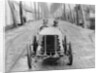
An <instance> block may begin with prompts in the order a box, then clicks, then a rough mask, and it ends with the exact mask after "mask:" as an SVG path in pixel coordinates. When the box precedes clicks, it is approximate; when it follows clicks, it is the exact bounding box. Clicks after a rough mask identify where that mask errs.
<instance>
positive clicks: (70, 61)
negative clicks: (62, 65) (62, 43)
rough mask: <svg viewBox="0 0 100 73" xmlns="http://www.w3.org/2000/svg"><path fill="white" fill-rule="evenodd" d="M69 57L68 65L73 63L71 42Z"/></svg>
mask: <svg viewBox="0 0 100 73" xmlns="http://www.w3.org/2000/svg"><path fill="white" fill-rule="evenodd" d="M68 59H69V63H68V64H67V65H72V63H73V55H72V47H71V43H69V50H68Z"/></svg>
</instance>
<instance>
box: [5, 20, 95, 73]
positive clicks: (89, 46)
mask: <svg viewBox="0 0 100 73" xmlns="http://www.w3.org/2000/svg"><path fill="white" fill-rule="evenodd" d="M41 24H42V20H40V21H36V22H28V23H26V24H25V26H22V27H20V28H17V29H14V30H10V31H7V32H6V33H5V54H6V55H5V56H6V57H5V65H6V72H7V73H8V72H12V71H17V72H18V71H33V70H54V69H56V70H57V69H78V68H79V69H82V68H94V67H95V35H94V31H92V30H88V29H83V28H81V27H77V26H75V25H74V24H71V23H68V22H64V21H59V28H60V29H62V30H63V31H64V34H66V35H68V37H69V40H70V41H71V43H72V50H73V65H72V66H67V65H66V64H65V62H66V59H64V58H63V59H61V60H60V61H61V62H60V64H57V65H43V62H42V61H41V62H37V63H33V68H32V69H31V70H29V69H28V65H27V57H26V49H27V45H28V44H30V43H31V42H32V39H33V36H34V35H35V34H36V32H37V31H38V29H39V27H40V26H41ZM49 25H52V19H50V20H49ZM33 60H34V59H33Z"/></svg>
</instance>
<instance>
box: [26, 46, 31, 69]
mask: <svg viewBox="0 0 100 73" xmlns="http://www.w3.org/2000/svg"><path fill="white" fill-rule="evenodd" d="M31 54H32V53H31V48H30V46H28V48H27V62H28V67H29V69H31V68H32V57H31Z"/></svg>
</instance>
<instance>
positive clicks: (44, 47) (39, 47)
mask: <svg viewBox="0 0 100 73" xmlns="http://www.w3.org/2000/svg"><path fill="white" fill-rule="evenodd" d="M63 56H67V57H68V60H69V62H68V63H67V65H72V63H73V55H72V47H71V42H70V41H68V39H67V36H66V35H64V34H63V32H62V31H61V30H60V29H59V28H57V27H45V28H43V29H42V30H41V31H39V32H38V34H37V35H36V36H34V38H33V42H32V44H30V45H29V47H28V48H27V59H28V67H29V69H31V68H32V58H35V57H37V58H41V59H46V58H49V57H53V58H57V57H58V58H61V57H63Z"/></svg>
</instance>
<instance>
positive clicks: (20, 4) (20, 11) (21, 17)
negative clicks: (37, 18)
mask: <svg viewBox="0 0 100 73" xmlns="http://www.w3.org/2000/svg"><path fill="white" fill-rule="evenodd" d="M19 9H20V10H19V13H20V21H21V25H23V24H24V20H23V9H22V1H20V3H19Z"/></svg>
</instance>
